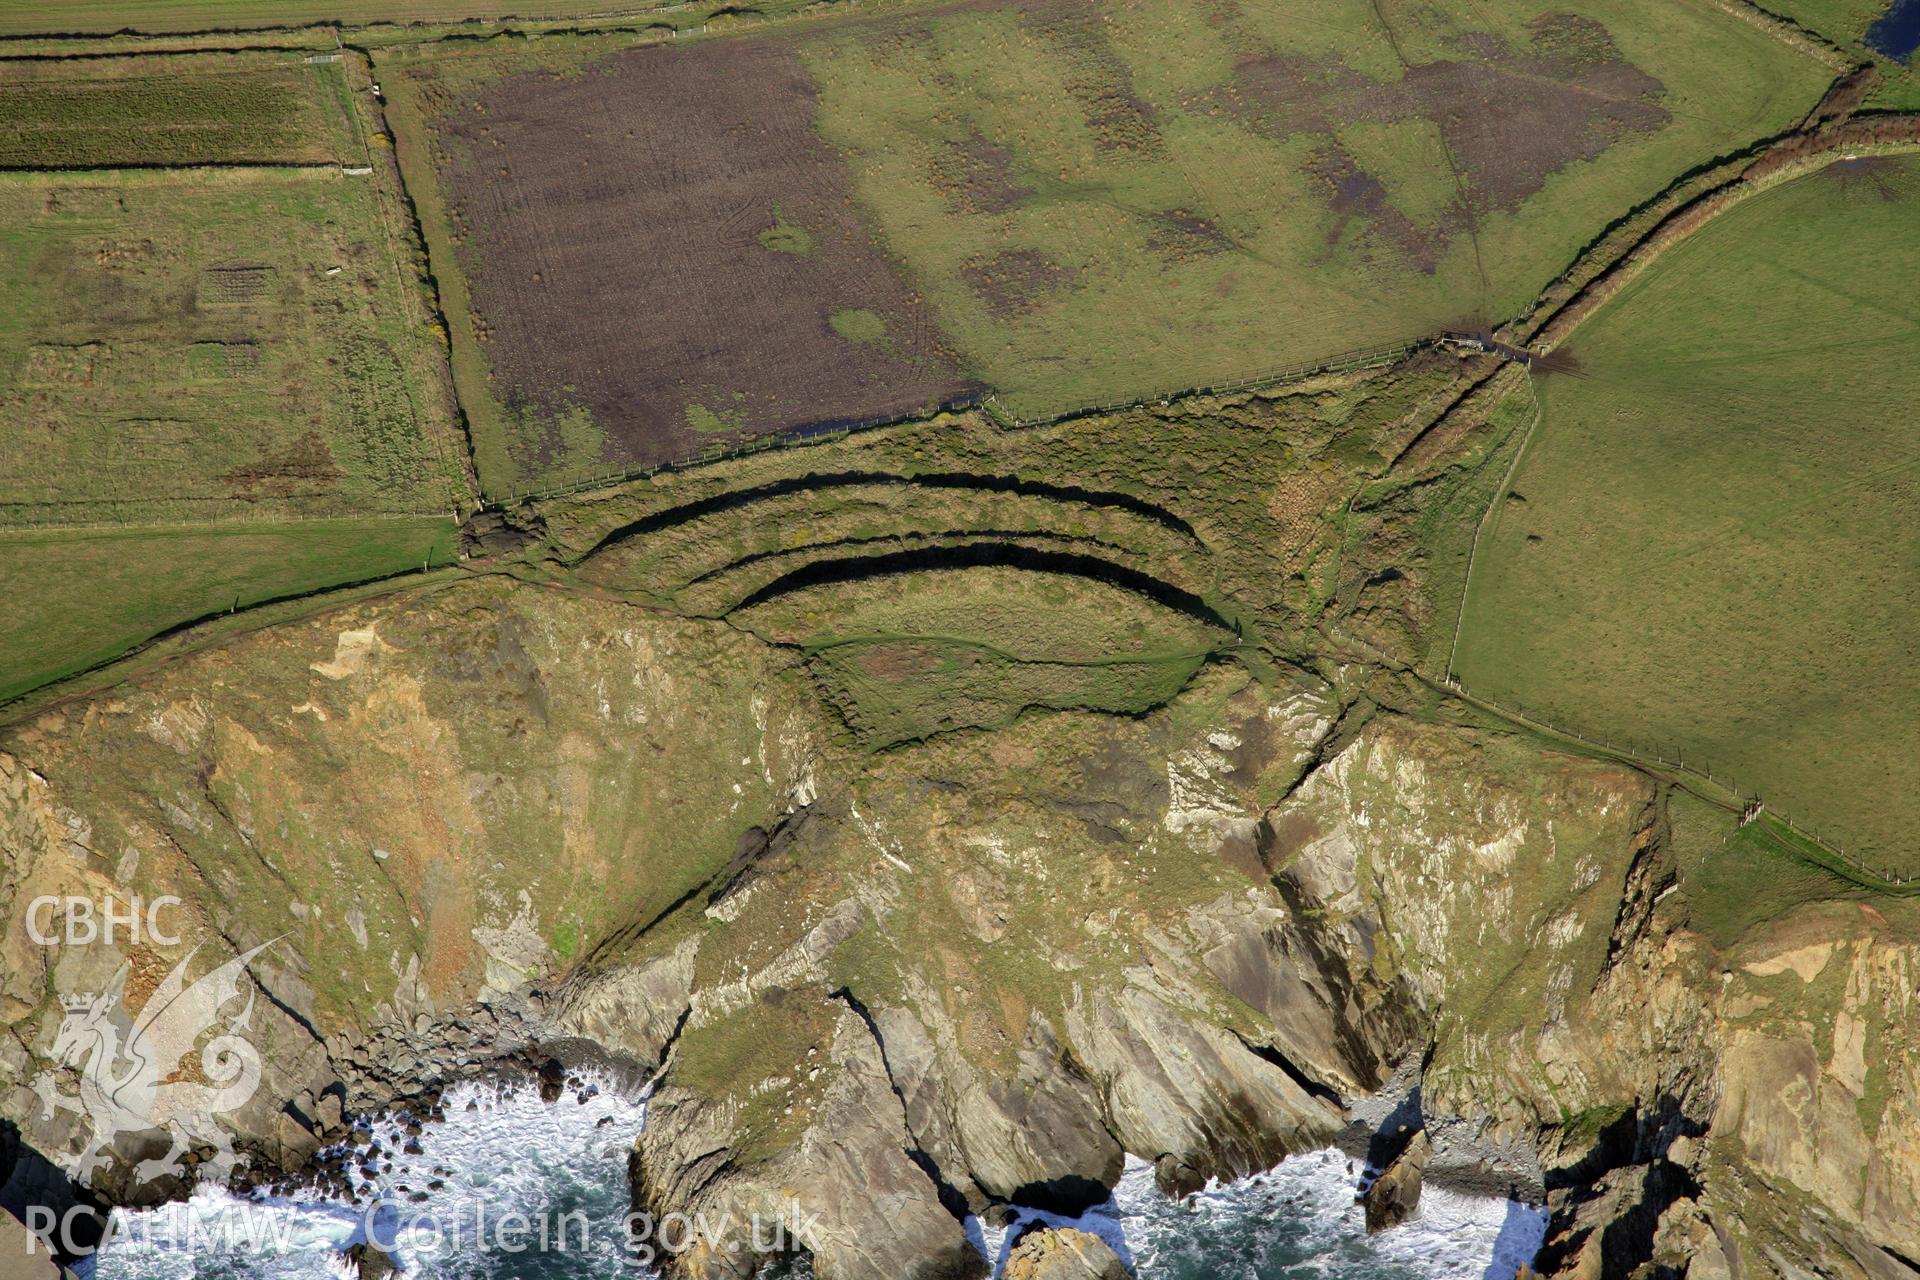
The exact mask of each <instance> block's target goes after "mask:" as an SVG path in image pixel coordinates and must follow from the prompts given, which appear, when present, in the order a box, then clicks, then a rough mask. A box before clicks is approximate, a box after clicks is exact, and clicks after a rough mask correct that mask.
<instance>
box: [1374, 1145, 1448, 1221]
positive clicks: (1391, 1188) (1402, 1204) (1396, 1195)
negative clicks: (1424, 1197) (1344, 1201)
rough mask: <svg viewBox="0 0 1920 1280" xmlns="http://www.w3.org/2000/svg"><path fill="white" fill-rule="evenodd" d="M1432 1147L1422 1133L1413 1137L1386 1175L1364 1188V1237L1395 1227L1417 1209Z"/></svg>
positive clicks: (1396, 1157) (1387, 1169) (1383, 1174)
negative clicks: (1422, 1176) (1365, 1189)
mask: <svg viewBox="0 0 1920 1280" xmlns="http://www.w3.org/2000/svg"><path fill="white" fill-rule="evenodd" d="M1432 1154H1433V1143H1432V1142H1431V1141H1430V1140H1429V1139H1428V1138H1427V1131H1426V1130H1425V1129H1422V1130H1420V1132H1418V1133H1416V1134H1414V1135H1413V1140H1412V1141H1411V1142H1409V1143H1407V1147H1406V1150H1404V1151H1402V1152H1401V1153H1400V1154H1399V1155H1398V1156H1395V1157H1394V1160H1393V1163H1392V1164H1390V1165H1388V1166H1387V1168H1386V1172H1384V1173H1382V1174H1381V1175H1380V1176H1379V1177H1378V1178H1376V1179H1375V1180H1374V1183H1373V1185H1372V1186H1370V1187H1368V1188H1367V1195H1366V1205H1367V1234H1368V1235H1373V1234H1375V1233H1376V1232H1380V1231H1385V1230H1387V1229H1388V1228H1390V1227H1397V1226H1399V1225H1400V1224H1401V1223H1403V1222H1405V1221H1406V1220H1407V1219H1408V1218H1411V1217H1412V1216H1413V1215H1414V1211H1415V1210H1417V1209H1418V1208H1419V1207H1420V1179H1421V1175H1422V1174H1424V1173H1425V1172H1426V1168H1427V1158H1428V1157H1429V1156H1431V1155H1432Z"/></svg>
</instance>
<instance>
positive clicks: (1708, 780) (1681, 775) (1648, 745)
mask: <svg viewBox="0 0 1920 1280" xmlns="http://www.w3.org/2000/svg"><path fill="white" fill-rule="evenodd" d="M1323 634H1325V635H1326V637H1327V638H1328V639H1329V640H1333V641H1335V642H1336V643H1340V644H1351V645H1356V646H1358V647H1359V648H1360V649H1362V650H1364V651H1366V652H1367V653H1368V654H1370V655H1372V656H1373V657H1374V658H1376V659H1378V660H1379V661H1381V662H1383V663H1385V664H1386V665H1387V666H1389V667H1391V668H1392V669H1393V670H1396V671H1401V672H1405V673H1406V674H1408V675H1411V676H1413V677H1414V678H1415V679H1416V680H1418V681H1420V682H1421V683H1422V684H1424V685H1426V686H1428V687H1429V688H1431V689H1434V690H1436V691H1439V692H1443V693H1446V694H1449V695H1451V696H1453V697H1457V698H1459V699H1461V700H1462V701H1464V702H1466V703H1468V704H1469V705H1471V706H1474V707H1478V708H1480V709H1481V710H1483V711H1489V712H1492V713H1493V714H1494V715H1497V716H1499V717H1500V718H1501V719H1503V720H1507V721H1510V722H1512V723H1514V724H1518V725H1522V726H1524V727H1526V728H1528V729H1532V730H1534V731H1535V732H1538V733H1544V734H1547V735H1550V736H1552V737H1556V738H1563V739H1567V740H1569V741H1572V742H1577V743H1580V744H1581V745H1583V746H1585V747H1588V748H1591V749H1592V750H1594V751H1597V752H1600V753H1602V754H1604V755H1606V756H1608V757H1610V758H1612V759H1615V760H1618V761H1620V762H1621V763H1623V764H1626V765H1629V766H1630V767H1632V768H1635V769H1638V770H1639V771H1641V772H1643V773H1647V774H1650V775H1652V776H1654V777H1657V778H1662V779H1664V780H1666V781H1668V782H1671V783H1673V784H1674V785H1675V786H1680V787H1684V788H1685V789H1686V790H1687V791H1688V792H1690V793H1691V794H1693V795H1695V796H1697V797H1698V798H1700V799H1702V800H1705V801H1707V802H1708V803H1710V804H1714V805H1717V806H1719V807H1720V808H1722V809H1726V810H1729V811H1731V812H1735V813H1738V814H1740V815H1741V820H1742V825H1745V824H1746V823H1749V822H1754V821H1759V820H1763V819H1765V820H1770V821H1773V822H1777V823H1779V824H1781V825H1782V826H1785V827H1787V828H1788V829H1790V830H1791V831H1792V832H1793V833H1794V834H1795V835H1798V836H1799V837H1801V838H1802V839H1804V840H1806V841H1808V842H1809V843H1811V844H1812V845H1814V846H1815V847H1816V848H1817V849H1818V850H1820V852H1822V853H1823V854H1826V855H1827V856H1829V857H1831V858H1834V859H1836V860H1838V861H1839V862H1840V863H1842V864H1843V865H1844V866H1845V867H1846V868H1847V869H1848V870H1850V871H1852V872H1853V873H1855V876H1857V877H1859V878H1858V879H1857V880H1856V883H1858V884H1860V885H1861V887H1863V888H1867V889H1872V890H1875V891H1877V892H1887V891H1889V890H1898V891H1902V892H1904V891H1905V890H1906V889H1907V888H1908V887H1909V886H1914V885H1920V872H1896V871H1890V870H1888V869H1886V868H1884V867H1876V866H1874V865H1873V864H1872V863H1870V862H1867V861H1866V860H1865V859H1864V858H1860V857H1857V856H1856V855H1854V854H1851V853H1848V852H1847V851H1846V850H1845V849H1844V848H1842V847H1841V846H1840V845H1839V844H1837V843H1835V842H1834V841H1833V840H1832V839H1831V838H1830V837H1827V836H1822V835H1820V834H1818V832H1817V831H1816V830H1815V829H1814V828H1811V827H1803V826H1801V825H1800V824H1799V823H1798V822H1796V821H1794V819H1793V817H1792V815H1791V814H1789V813H1788V812H1787V811H1786V810H1784V809H1779V808H1775V807H1773V806H1772V805H1770V804H1769V803H1768V802H1767V801H1766V799H1765V798H1764V797H1762V796H1760V795H1759V794H1757V793H1752V792H1748V791H1746V790H1743V789H1742V788H1741V786H1740V783H1739V779H1738V778H1735V777H1733V776H1731V775H1729V776H1727V777H1721V776H1719V775H1718V774H1716V773H1714V772H1713V768H1712V766H1711V764H1709V763H1708V762H1706V761H1705V760H1701V759H1700V758H1699V757H1697V756H1696V761H1697V767H1696V765H1689V764H1688V763H1687V762H1686V759H1685V753H1684V752H1681V751H1680V750H1679V749H1678V748H1675V749H1674V751H1673V754H1671V755H1669V754H1667V750H1666V747H1665V746H1664V745H1663V744H1659V743H1652V742H1640V741H1638V740H1629V741H1625V742H1614V741H1612V740H1611V739H1608V738H1604V737H1601V738H1594V737H1590V736H1588V735H1587V734H1584V733H1581V732H1580V731H1579V730H1577V729H1570V728H1567V727H1566V726H1564V725H1558V724H1554V723H1553V722H1551V721H1549V720H1545V719H1543V718H1541V716H1540V715H1539V714H1538V712H1537V711H1528V710H1527V709H1526V708H1525V707H1524V706H1521V705H1519V704H1517V703H1516V704H1514V705H1512V706H1508V705H1506V704H1505V703H1501V702H1498V701H1495V700H1494V699H1492V698H1489V697H1486V696H1484V695H1482V694H1477V693H1474V692H1473V691H1472V690H1470V689H1468V688H1467V686H1466V685H1465V684H1464V683H1463V682H1462V681H1461V680H1460V679H1459V678H1458V677H1457V676H1452V675H1449V676H1446V677H1444V678H1442V679H1440V680H1435V679H1434V678H1433V677H1431V676H1429V675H1427V674H1425V673H1424V672H1422V671H1421V670H1420V669H1419V667H1418V666H1416V665H1415V664H1413V663H1411V662H1408V661H1406V660H1405V659H1403V658H1396V657H1394V656H1393V655H1392V654H1390V653H1388V652H1387V651H1386V650H1384V649H1382V648H1380V647H1379V646H1378V645H1375V644H1372V643H1371V642H1369V641H1366V640H1362V639H1361V638H1360V637H1358V636H1355V635H1349V634H1345V633H1343V632H1339V631H1337V630H1336V629H1335V627H1334V625H1333V624H1332V623H1328V624H1327V626H1326V627H1325V629H1324V631H1323ZM1702 783H1704V784H1705V789H1704V790H1703V789H1702V786H1701V784H1702ZM1714 793H1717V794H1714Z"/></svg>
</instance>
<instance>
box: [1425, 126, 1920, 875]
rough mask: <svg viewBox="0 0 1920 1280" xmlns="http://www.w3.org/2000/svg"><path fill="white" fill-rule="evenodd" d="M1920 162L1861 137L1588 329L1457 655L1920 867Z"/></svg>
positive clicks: (1828, 830) (1511, 501) (1553, 709)
mask: <svg viewBox="0 0 1920 1280" xmlns="http://www.w3.org/2000/svg"><path fill="white" fill-rule="evenodd" d="M1917 214H1920V160H1915V159H1913V158H1898V159H1894V158H1881V159H1876V160H1873V161H1870V162H1847V163H1843V164H1841V165H1839V166H1835V167H1833V168H1830V169H1828V170H1825V171H1823V172H1822V173H1819V174H1816V175H1814V176H1812V177H1808V178H1803V179H1800V180H1798V181H1795V182H1792V183H1790V184H1788V185H1786V186H1783V187H1781V188H1779V189H1777V190H1775V191H1772V192H1768V193H1766V194H1764V195H1761V196H1758V197H1756V198H1754V199H1753V200H1751V201H1749V202H1748V203H1746V204H1744V205H1742V206H1739V207H1738V208H1736V209H1734V210H1733V211H1732V212H1730V213H1728V214H1727V215H1725V216H1724V217H1723V218H1721V219H1720V220H1719V221H1717V222H1715V223H1713V224H1711V225H1710V226H1708V227H1707V228H1706V229H1704V230H1703V231H1701V232H1700V233H1699V234H1698V235H1696V236H1695V237H1694V238H1693V239H1691V240H1688V241H1686V242H1684V243H1683V244H1681V245H1680V246H1678V247H1677V248H1675V249H1673V250H1671V251H1670V252H1669V253H1668V254H1667V255H1666V256H1665V257H1663V258H1661V259H1660V260H1658V261H1657V262H1656V263H1655V264H1654V265H1653V266H1652V267H1651V268H1650V269H1649V270H1648V271H1647V272H1646V273H1645V274H1643V275H1642V276H1641V277H1640V278H1638V279H1637V280H1636V281H1635V282H1634V283H1633V284H1631V285H1629V286H1628V287H1627V288H1626V289H1624V290H1623V291H1622V292H1621V294H1620V295H1619V296H1618V297H1616V298H1614V299H1613V300H1612V301H1611V302H1610V303H1608V304H1607V306H1605V307H1604V308H1603V309H1602V310H1600V311H1599V312H1597V313H1596V314H1595V316H1594V317H1593V318H1592V319H1591V320H1589V321H1588V322H1587V323H1586V324H1585V325H1584V326H1582V327H1581V328H1580V329H1578V330H1577V331H1575V333H1574V335H1573V338H1572V341H1571V342H1570V343H1569V344H1568V347H1567V350H1568V351H1569V352H1570V353H1571V354H1572V355H1573V356H1574V357H1575V358H1576V359H1577V360H1578V361H1579V362H1580V365H1581V373H1580V375H1579V376H1573V377H1567V376H1560V377H1547V378H1544V379H1542V380H1541V381H1540V382H1539V385H1538V394H1539V396H1540V401H1541V404H1542V411H1543V418H1542V422H1541V425H1540V427H1539V430H1538V432H1537V434H1536V436H1535V439H1534V441H1533V444H1532V447H1531V449H1530V451H1529V453H1528V455H1527V457H1526V458H1525V460H1524V461H1523V462H1522V465H1521V466H1520V468H1519V469H1518V471H1517V473H1516V474H1515V476H1514V478H1513V482H1512V486H1511V491H1510V495H1509V496H1508V497H1506V498H1505V499H1504V500H1503V502H1502V504H1501V505H1500V507H1499V508H1498V509H1497V510H1495V511H1494V513H1493V516H1492V519H1491V520H1490V521H1489V524H1488V527H1487V532H1486V536H1485V538H1484V539H1483V541H1482V545H1481V550H1480V555H1479V558H1478V561H1477V563H1476V566H1475V569H1474V574H1473V581H1472V583H1471V584H1470V588H1469V595H1468V599H1467V602H1466V607H1465V623H1464V627H1463V630H1462V635H1461V642H1460V648H1459V652H1458V654H1457V657H1456V661H1455V671H1456V672H1457V673H1458V674H1459V675H1460V676H1461V677H1462V679H1463V680H1464V681H1465V683H1466V685H1467V687H1468V688H1469V689H1471V690H1474V691H1475V692H1478V693H1481V694H1484V695H1486V696H1489V697H1492V698H1494V699H1495V700H1497V701H1500V702H1503V703H1507V704H1513V703H1519V704H1522V705H1524V706H1526V707H1527V708H1528V709H1529V711H1537V712H1538V713H1539V714H1540V715H1542V716H1543V717H1545V718H1546V719H1548V720H1550V721H1552V722H1555V723H1560V724H1566V725H1570V726H1574V727H1577V728H1579V729H1580V730H1581V731H1582V732H1585V733H1589V734H1595V735H1602V736H1605V737H1607V738H1609V739H1612V740H1615V741H1621V740H1632V741H1637V742H1640V743H1644V744H1648V745H1650V746H1651V747H1654V748H1656V749H1659V750H1661V751H1662V752H1663V753H1664V754H1666V755H1668V756H1670V757H1671V756H1674V755H1684V757H1685V758H1686V760H1687V763H1688V764H1690V765H1703V766H1707V767H1711V768H1712V769H1713V771H1714V773H1715V774H1716V776H1719V777H1723V778H1724V777H1727V776H1729V775H1731V776H1732V777H1735V778H1737V779H1738V781H1739V783H1740V785H1741V787H1742V788H1743V789H1744V790H1746V791H1748V792H1749V793H1753V792H1757V793H1758V794H1760V795H1761V796H1763V797H1765V798H1766V799H1767V800H1768V801H1769V802H1770V804H1771V805H1772V806H1773V807H1774V808H1775V809H1784V810H1786V811H1788V812H1790V813H1791V814H1792V815H1793V816H1794V818H1795V819H1797V820H1798V821H1800V822H1801V823H1802V824H1803V825H1807V824H1811V825H1812V826H1814V827H1815V828H1816V829H1817V830H1818V831H1819V833H1820V835H1821V837H1822V838H1823V839H1828V840H1831V841H1833V842H1835V843H1837V844H1838V845H1839V846H1840V847H1842V848H1843V849H1845V850H1846V851H1847V852H1849V853H1850V854H1854V855H1856V856H1859V857H1861V858H1863V859H1864V860H1866V861H1867V862H1868V863H1869V864H1871V865H1875V866H1881V867H1888V868H1891V869H1893V870H1896V871H1915V870H1920V855H1916V854H1915V852H1914V848H1915V846H1914V844H1913V841H1912V838H1911V837H1912V831H1913V830H1914V828H1915V823H1916V820H1920V807H1916V799H1915V797H1916V796H1920V715H1917V714H1916V712H1917V711H1920V676H1917V675H1916V672H1920V661H1917V660H1916V658H1917V655H1916V651H1915V649H1914V644H1915V640H1914V637H1915V636H1916V635H1920V551H1916V548H1920V441H1916V438H1915V436H1914V433H1913V430H1912V413H1913V405H1914V403H1915V402H1916V399H1920V365H1917V364H1916V362H1915V361H1914V360H1913V358H1912V353H1913V351H1914V350H1915V349H1916V345H1920V305H1917V304H1916V302H1915V297H1914V294H1913V291H1912V289H1911V287H1910V285H1909V281H1910V280H1911V278H1912V255H1913V253H1914V245H1913V238H1912V227H1913V225H1914V220H1915V217H1916V215H1917Z"/></svg>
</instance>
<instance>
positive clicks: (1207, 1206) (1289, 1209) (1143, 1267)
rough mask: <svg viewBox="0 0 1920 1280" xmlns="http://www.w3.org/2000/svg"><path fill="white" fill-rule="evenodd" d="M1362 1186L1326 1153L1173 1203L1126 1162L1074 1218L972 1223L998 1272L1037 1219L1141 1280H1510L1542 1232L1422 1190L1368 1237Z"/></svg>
mask: <svg viewBox="0 0 1920 1280" xmlns="http://www.w3.org/2000/svg"><path fill="white" fill-rule="evenodd" d="M1358 1185H1359V1183H1358V1178H1357V1177H1356V1176H1355V1173H1354V1172H1353V1171H1351V1166H1350V1164H1349V1161H1348V1158H1347V1157H1346V1156H1345V1155H1344V1154H1342V1153H1341V1152H1339V1151H1338V1150H1336V1149H1334V1148H1331V1147H1330V1148H1327V1149H1326V1150H1323V1151H1313V1152H1307V1153H1305V1154H1303V1155H1297V1156H1293V1157H1291V1158H1289V1159H1288V1160H1286V1161H1284V1162H1283V1163H1281V1164H1280V1165H1279V1166H1277V1167H1276V1168H1274V1169H1272V1170H1270V1171H1268V1172H1266V1173H1263V1174H1257V1175H1255V1176H1253V1177H1251V1178H1243V1179H1240V1180H1238V1181H1236V1182H1230V1183H1214V1184H1212V1185H1210V1186H1209V1187H1208V1188H1207V1189H1206V1190H1204V1191H1202V1192H1200V1193H1199V1194H1197V1195H1194V1196H1190V1197H1188V1198H1187V1199H1186V1200H1183V1201H1178V1202H1175V1201H1170V1200H1168V1199H1166V1198H1165V1197H1164V1196H1162V1195H1161V1194H1160V1192H1159V1191H1158V1189H1157V1188H1156V1187H1155V1186H1154V1183H1153V1167H1152V1166H1151V1165H1149V1164H1147V1163H1146V1162H1144V1161H1140V1160H1133V1159H1129V1160H1128V1162H1127V1167H1126V1171H1125V1173H1123V1174H1122V1176H1121V1179H1120V1184H1119V1186H1118V1187H1116V1188H1115V1189H1114V1194H1113V1196H1112V1198H1111V1199H1109V1200H1108V1201H1107V1203H1105V1204H1103V1205H1099V1206H1097V1207H1095V1208H1094V1209H1092V1210H1089V1211H1088V1212H1087V1213H1085V1214H1082V1215H1080V1216H1079V1217H1077V1218H1063V1217H1061V1216H1059V1215H1055V1214H1046V1213H1037V1212H1031V1211H1028V1212H1023V1213H1022V1214H1021V1215H1020V1216H1019V1218H1018V1219H1016V1221H1015V1223H1014V1225H1013V1226H1012V1227H1010V1228H1008V1229H1006V1230H1002V1231H996V1230H993V1229H990V1228H984V1227H978V1226H976V1230H977V1232H978V1234H977V1241H978V1243H980V1244H981V1245H982V1248H983V1252H985V1253H986V1255H987V1256H988V1258H989V1259H990V1260H992V1261H994V1263H995V1264H996V1271H997V1270H998V1267H999V1265H1001V1264H1003V1263H1004V1262H1005V1258H1006V1252H1007V1246H1008V1242H1009V1241H1010V1239H1011V1238H1012V1237H1013V1236H1015V1235H1017V1234H1018V1233H1019V1231H1020V1230H1021V1229H1022V1228H1023V1227H1024V1226H1025V1225H1026V1224H1027V1223H1030V1222H1045V1223H1049V1224H1052V1225H1067V1226H1076V1227H1079V1228H1080V1229H1082V1230H1085V1231H1091V1232H1092V1233H1093V1234H1095V1235H1098V1236H1100V1237H1101V1238H1102V1239H1104V1240H1105V1241H1106V1242H1107V1243H1108V1244H1109V1245H1111V1246H1112V1247H1113V1249H1114V1251H1115V1252H1116V1253H1118V1254H1119V1255H1120V1256H1121V1257H1122V1258H1123V1259H1125V1260H1126V1261H1128V1262H1130V1263H1131V1264H1132V1265H1133V1266H1134V1268H1135V1269H1136V1271H1137V1273H1138V1274H1139V1276H1140V1278H1141V1280H1202V1278H1204V1280H1270V1278H1271V1277H1276V1276H1280V1275H1287V1276H1297V1275H1309V1274H1324V1275H1330V1276H1340V1277H1343V1278H1346V1277H1356V1276H1371V1277H1380V1278H1382V1280H1512V1277H1513V1275H1514V1272H1515V1271H1516V1270H1518V1268H1519V1267H1520V1265H1521V1263H1523V1262H1528V1261H1531V1259H1532V1258H1533V1256H1534V1254H1535V1253H1536V1252H1538V1251H1539V1248H1540V1243H1541V1240H1542V1238H1543V1237H1544V1235H1545V1232H1546V1215H1545V1214H1544V1212H1543V1211H1541V1210H1539V1209H1536V1208H1532V1207H1529V1206H1526V1205H1522V1204H1518V1203H1516V1202H1513V1201H1509V1200H1504V1199H1498V1198H1494V1197H1486V1196H1468V1195H1461V1194H1459V1193H1456V1192H1450V1191H1446V1190H1443V1189H1440V1188H1437V1187H1429V1188H1427V1189H1426V1190H1425V1192H1424V1193H1423V1194H1422V1196H1421V1200H1420V1210H1419V1215H1418V1217H1417V1218H1416V1219H1415V1220H1413V1221H1411V1222H1408V1223H1406V1224H1404V1225H1402V1226H1400V1227H1397V1228H1395V1229H1394V1230H1392V1231H1388V1232H1383V1233H1382V1234H1380V1235H1377V1236H1368V1235H1367V1234H1366V1215H1365V1212H1364V1210H1363V1209H1362V1207H1361V1206H1360V1205H1359V1204H1357V1203H1356V1202H1355V1199H1354V1193H1355V1190H1356V1188H1357V1187H1358Z"/></svg>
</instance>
